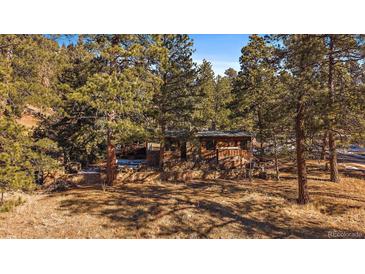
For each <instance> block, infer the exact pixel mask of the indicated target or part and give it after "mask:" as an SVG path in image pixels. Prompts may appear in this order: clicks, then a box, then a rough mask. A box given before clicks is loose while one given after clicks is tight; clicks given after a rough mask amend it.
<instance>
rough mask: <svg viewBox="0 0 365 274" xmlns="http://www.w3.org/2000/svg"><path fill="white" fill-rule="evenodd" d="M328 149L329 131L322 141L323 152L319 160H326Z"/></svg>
mask: <svg viewBox="0 0 365 274" xmlns="http://www.w3.org/2000/svg"><path fill="white" fill-rule="evenodd" d="M326 149H327V131H326V132H325V134H324V135H323V139H322V150H321V155H320V158H319V159H320V160H326Z"/></svg>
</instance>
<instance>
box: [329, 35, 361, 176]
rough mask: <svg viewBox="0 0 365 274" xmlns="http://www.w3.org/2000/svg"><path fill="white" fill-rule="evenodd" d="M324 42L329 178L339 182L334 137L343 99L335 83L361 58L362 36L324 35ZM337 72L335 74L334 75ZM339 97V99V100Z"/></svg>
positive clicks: (341, 114)
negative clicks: (349, 66)
mask: <svg viewBox="0 0 365 274" xmlns="http://www.w3.org/2000/svg"><path fill="white" fill-rule="evenodd" d="M324 43H325V47H326V51H325V57H326V61H327V63H328V64H324V65H322V67H324V68H326V69H327V71H328V73H327V77H328V82H327V83H328V86H327V89H328V100H327V103H328V104H327V106H328V108H327V115H326V128H327V135H328V147H329V163H330V180H331V181H332V182H339V175H338V167H337V152H336V138H335V132H336V130H338V125H336V124H337V123H336V121H338V120H339V118H340V117H341V116H343V112H342V111H341V110H344V111H345V109H341V106H343V101H342V100H341V99H343V98H341V96H338V95H340V94H339V88H338V87H336V84H337V83H338V82H339V81H338V80H340V79H338V80H337V79H336V77H338V78H340V77H343V75H346V72H345V71H344V69H345V68H346V65H347V64H349V63H354V62H358V61H359V60H360V59H361V58H363V53H362V44H363V39H362V36H359V35H348V34H344V35H334V34H328V35H324ZM340 68H342V71H341V72H340V73H339V74H337V73H336V70H338V69H340ZM336 74H337V75H336ZM339 99H340V100H339Z"/></svg>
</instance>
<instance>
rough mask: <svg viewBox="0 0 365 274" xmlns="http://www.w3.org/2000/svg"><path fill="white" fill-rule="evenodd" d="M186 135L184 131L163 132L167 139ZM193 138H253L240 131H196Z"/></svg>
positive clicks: (251, 135)
mask: <svg viewBox="0 0 365 274" xmlns="http://www.w3.org/2000/svg"><path fill="white" fill-rule="evenodd" d="M188 135H189V134H188V132H187V131H185V130H168V131H166V132H165V137H167V138H186V137H188ZM195 137H198V138H203V137H225V138H227V137H253V134H251V133H248V132H246V131H242V130H204V131H198V132H197V133H196V134H195Z"/></svg>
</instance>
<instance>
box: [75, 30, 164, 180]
mask: <svg viewBox="0 0 365 274" xmlns="http://www.w3.org/2000/svg"><path fill="white" fill-rule="evenodd" d="M85 42H86V45H85V46H86V47H87V48H88V49H89V50H90V51H91V52H94V54H95V55H94V58H93V60H94V61H95V67H96V69H97V71H98V72H97V73H95V74H94V75H93V76H91V77H89V78H88V80H87V82H86V84H85V85H84V86H82V87H80V88H79V89H77V90H75V91H74V92H72V93H71V95H70V98H71V100H75V101H77V102H79V103H81V104H85V105H88V106H90V107H91V108H92V109H94V110H95V115H93V117H92V118H93V119H95V123H96V124H97V125H99V130H97V132H100V131H102V132H104V133H103V135H104V136H105V137H106V138H105V139H106V143H107V153H106V159H107V179H106V183H107V184H109V185H111V184H112V183H113V181H114V179H115V175H116V152H115V144H116V142H119V143H125V142H128V141H130V138H131V137H133V138H138V137H140V136H141V135H143V134H144V129H143V127H142V124H143V120H144V116H143V115H144V112H145V109H147V108H149V107H150V103H151V99H152V96H153V94H154V93H155V91H156V90H157V88H158V87H159V83H160V82H159V78H158V77H156V76H155V74H153V73H152V70H153V68H151V65H152V64H153V63H157V62H156V61H155V62H151V60H154V58H158V56H159V48H158V47H156V46H155V45H154V44H152V42H151V39H148V37H146V36H143V35H92V36H89V37H86V38H85Z"/></svg>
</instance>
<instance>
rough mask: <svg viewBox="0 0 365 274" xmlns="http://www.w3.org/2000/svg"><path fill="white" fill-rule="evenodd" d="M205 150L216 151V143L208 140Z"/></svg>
mask: <svg viewBox="0 0 365 274" xmlns="http://www.w3.org/2000/svg"><path fill="white" fill-rule="evenodd" d="M205 149H206V150H215V142H214V140H207V141H206V142H205Z"/></svg>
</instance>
